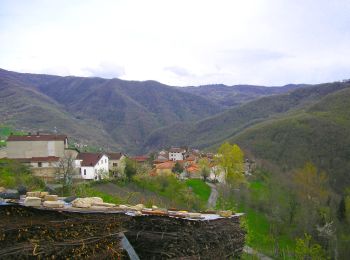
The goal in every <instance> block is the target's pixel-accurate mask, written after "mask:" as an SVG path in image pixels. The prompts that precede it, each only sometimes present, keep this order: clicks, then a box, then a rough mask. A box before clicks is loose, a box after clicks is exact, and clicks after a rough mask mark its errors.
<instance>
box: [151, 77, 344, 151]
mask: <svg viewBox="0 0 350 260" xmlns="http://www.w3.org/2000/svg"><path fill="white" fill-rule="evenodd" d="M347 86H348V84H344V83H330V84H321V85H314V86H308V87H306V88H300V89H299V88H298V89H296V90H294V91H292V92H290V93H287V94H281V95H272V96H269V97H263V98H260V99H257V100H254V101H251V102H248V103H245V104H243V105H241V106H238V107H234V108H232V109H228V110H226V111H224V112H222V113H220V114H218V115H214V116H212V117H208V118H205V119H203V120H200V121H197V122H190V123H178V124H176V125H174V126H170V127H168V128H163V129H158V130H156V131H155V132H153V133H152V134H151V135H150V136H149V137H148V139H147V140H146V142H145V147H146V148H145V149H152V148H154V147H162V146H164V145H167V144H170V143H173V144H177V145H186V144H190V145H193V146H197V147H199V148H205V147H209V146H213V145H215V144H218V143H221V142H222V141H224V140H226V139H227V138H229V137H231V136H233V135H235V134H237V133H239V132H241V131H243V130H244V129H245V128H247V127H249V126H251V125H254V124H256V123H258V122H262V121H266V120H268V119H270V118H275V117H278V116H281V115H282V116H283V115H284V114H285V113H287V112H289V113H290V112H291V111H293V110H296V109H302V108H304V107H305V106H307V105H308V104H311V103H313V102H316V101H318V100H319V99H320V98H322V97H324V96H326V95H328V94H330V93H333V92H335V91H338V90H340V89H343V88H346V87H347Z"/></svg>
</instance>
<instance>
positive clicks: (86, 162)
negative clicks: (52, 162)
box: [77, 153, 103, 167]
mask: <svg viewBox="0 0 350 260" xmlns="http://www.w3.org/2000/svg"><path fill="white" fill-rule="evenodd" d="M102 156H103V154H100V153H80V154H78V156H77V160H82V162H81V166H83V167H89V166H95V165H96V164H97V162H98V161H99V160H100V159H101V158H102Z"/></svg>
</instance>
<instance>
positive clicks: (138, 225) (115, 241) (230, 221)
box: [0, 203, 245, 259]
mask: <svg viewBox="0 0 350 260" xmlns="http://www.w3.org/2000/svg"><path fill="white" fill-rule="evenodd" d="M91 210H92V209H89V211H87V210H80V211H76V210H75V211H72V208H56V209H50V208H45V207H43V206H41V207H26V206H23V205H19V204H1V203H0V220H1V221H0V259H28V258H29V259H32V258H34V259H43V258H44V259H47V258H50V259H62V258H65V259H81V258H82V259H86V258H88V259H128V256H127V253H126V252H125V251H124V250H123V249H122V248H121V243H120V240H121V233H124V234H125V236H126V237H127V239H128V240H129V242H130V243H131V245H132V247H133V248H134V249H135V251H136V253H137V254H138V256H139V257H140V259H173V258H176V259H179V258H180V259H227V258H230V259H231V258H239V257H240V255H241V253H242V250H243V247H244V236H245V233H244V231H243V230H242V229H241V228H240V224H239V217H238V216H232V217H228V218H221V217H220V216H219V215H215V214H202V215H201V218H188V216H187V214H184V215H181V216H180V217H177V215H178V214H179V212H178V213H177V214H175V215H172V214H173V213H171V211H169V212H170V213H171V214H170V213H169V212H168V213H167V214H165V213H164V214H153V213H155V212H158V211H160V210H159V209H155V210H154V211H152V209H149V210H143V211H142V214H141V215H140V214H136V213H138V212H139V211H129V212H125V211H121V212H116V211H113V212H110V211H106V212H100V211H99V212H94V211H91ZM150 213H152V214H150ZM180 213H181V212H180ZM197 214H198V213H197ZM186 216H187V217H186ZM190 216H192V215H190Z"/></svg>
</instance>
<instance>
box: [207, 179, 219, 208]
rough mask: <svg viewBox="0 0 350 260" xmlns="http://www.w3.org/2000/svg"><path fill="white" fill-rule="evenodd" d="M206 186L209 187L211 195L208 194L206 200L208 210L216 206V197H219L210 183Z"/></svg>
mask: <svg viewBox="0 0 350 260" xmlns="http://www.w3.org/2000/svg"><path fill="white" fill-rule="evenodd" d="M207 184H208V185H209V186H210V188H211V193H210V196H209V199H208V205H207V207H208V209H214V208H215V206H216V201H217V199H218V196H219V193H218V191H217V189H216V185H215V184H212V183H208V182H207Z"/></svg>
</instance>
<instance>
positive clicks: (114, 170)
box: [0, 133, 250, 182]
mask: <svg viewBox="0 0 350 260" xmlns="http://www.w3.org/2000/svg"><path fill="white" fill-rule="evenodd" d="M6 143H7V146H6V147H5V148H4V149H1V150H0V158H8V159H14V160H17V161H20V162H21V163H24V164H27V165H29V166H31V169H32V172H33V174H35V175H36V176H38V177H41V178H43V179H45V180H47V181H50V180H52V179H57V176H58V174H57V173H59V172H60V168H64V167H68V165H70V166H71V170H72V172H73V174H72V175H73V178H74V179H81V180H101V179H104V178H108V177H109V176H114V177H116V176H118V175H119V174H120V172H122V171H123V167H125V160H124V159H125V158H126V155H125V154H123V153H121V152H109V153H86V152H79V150H78V149H77V148H76V147H74V148H71V147H69V145H68V138H67V136H65V135H57V134H42V133H36V134H31V133H29V134H27V135H12V134H11V135H10V136H9V137H8V139H7V141H6ZM214 157H215V155H214V154H212V153H203V152H201V151H199V150H196V149H189V148H188V147H172V148H170V149H168V150H162V151H160V152H159V153H157V154H156V156H155V158H152V159H154V160H151V159H150V157H149V156H135V157H131V158H130V159H133V160H134V161H136V162H137V163H139V164H143V163H147V164H149V163H153V168H152V170H151V171H150V175H159V174H171V173H173V172H174V169H175V168H176V167H175V166H177V168H180V169H181V170H180V172H177V173H178V176H179V177H180V178H202V177H203V176H202V168H201V165H200V162H203V161H205V162H206V165H207V169H208V171H209V173H208V176H206V177H207V178H208V179H209V180H210V179H211V180H216V181H219V182H224V181H225V175H224V174H222V173H221V172H220V168H219V167H217V165H216V164H215V160H214ZM248 165H250V164H248Z"/></svg>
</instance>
